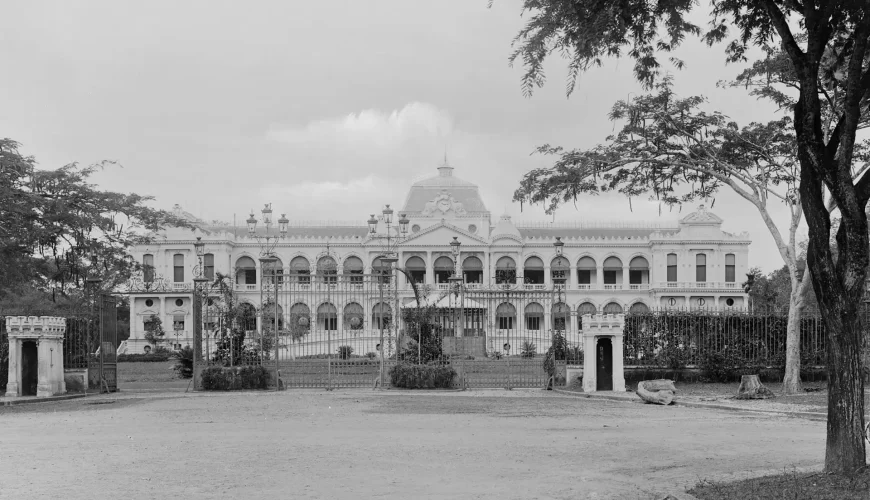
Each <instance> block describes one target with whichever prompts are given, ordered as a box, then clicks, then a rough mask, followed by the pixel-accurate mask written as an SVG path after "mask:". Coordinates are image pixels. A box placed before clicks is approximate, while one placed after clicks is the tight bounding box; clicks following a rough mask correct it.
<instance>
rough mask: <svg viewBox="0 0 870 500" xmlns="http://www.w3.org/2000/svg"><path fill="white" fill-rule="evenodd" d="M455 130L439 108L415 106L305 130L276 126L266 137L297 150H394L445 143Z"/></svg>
mask: <svg viewBox="0 0 870 500" xmlns="http://www.w3.org/2000/svg"><path fill="white" fill-rule="evenodd" d="M452 130H453V120H452V118H451V116H450V114H449V113H447V112H446V111H444V110H441V109H439V108H438V107H436V106H434V105H432V104H428V103H424V102H412V103H409V104H406V105H405V106H404V107H403V108H402V109H398V110H393V111H391V112H384V111H381V110H377V109H367V110H363V111H360V112H358V113H350V114H348V115H346V116H342V117H337V118H330V119H325V120H317V121H312V122H310V123H308V124H307V125H305V126H304V127H289V128H288V127H280V126H273V127H272V128H271V129H270V130H269V132H268V134H267V137H268V138H269V139H270V140H273V141H279V142H284V143H287V144H291V145H294V146H300V145H302V146H304V145H330V146H338V147H352V148H359V147H363V148H367V149H371V148H377V149H380V150H391V149H395V148H399V147H402V146H404V145H407V144H408V143H414V142H418V141H421V140H422V141H429V140H432V139H436V140H443V139H444V138H445V137H446V136H448V135H450V133H451V132H452Z"/></svg>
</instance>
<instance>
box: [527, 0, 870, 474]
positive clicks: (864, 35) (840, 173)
mask: <svg viewBox="0 0 870 500" xmlns="http://www.w3.org/2000/svg"><path fill="white" fill-rule="evenodd" d="M711 3H712V12H711V14H710V29H709V30H708V31H707V32H706V33H703V39H704V40H705V41H706V42H707V43H708V44H713V43H717V42H721V41H723V40H725V39H726V37H728V36H729V25H730V26H734V27H735V28H736V31H737V34H736V37H735V38H733V39H732V40H731V41H730V42H729V43H728V44H727V47H726V55H727V61H729V62H737V61H743V60H745V56H746V53H747V51H748V50H750V48H751V46H753V45H754V46H763V45H765V44H768V43H769V44H770V45H776V46H780V47H782V52H783V53H784V55H785V61H786V63H787V64H788V66H790V67H791V69H792V70H793V72H794V75H795V78H794V82H793V83H794V88H795V90H796V92H797V94H798V95H797V98H796V99H795V102H794V106H793V119H792V121H791V122H790V123H789V124H787V126H788V128H789V129H791V131H792V132H793V133H794V136H795V150H796V157H797V160H798V162H797V167H798V168H797V173H798V176H799V179H800V182H799V186H798V188H797V190H798V191H797V193H796V195H797V196H796V197H794V198H792V199H797V198H799V205H800V209H801V210H802V211H803V213H804V216H805V217H806V220H807V225H808V228H809V246H808V249H807V267H808V269H809V271H810V274H811V277H812V285H813V288H814V291H815V294H816V297H817V298H818V302H819V309H820V312H821V314H822V316H823V317H824V320H825V325H826V331H827V335H828V343H827V345H828V352H827V371H828V427H827V442H826V450H825V470H826V471H828V472H830V473H840V474H850V473H852V472H854V471H856V470H858V469H859V468H861V467H864V466H865V463H866V450H865V447H864V383H863V378H862V376H861V375H862V373H861V371H862V370H861V362H862V361H861V344H862V342H861V340H862V335H863V332H862V328H861V320H860V315H859V314H858V307H859V303H860V300H861V296H862V295H863V288H864V283H865V279H866V274H867V266H868V262H870V241H868V226H867V216H866V213H865V207H866V204H867V200H868V198H870V175H868V174H867V171H866V170H864V171H863V172H860V171H857V170H856V169H855V168H854V165H853V161H854V160H855V156H856V155H855V149H856V144H857V140H856V137H857V131H858V128H859V126H860V125H861V122H862V111H864V110H866V109H867V106H868V93H870V57H868V45H870V13H868V11H867V9H866V1H865V0H830V1H823V2H812V1H810V0H803V1H801V0H757V1H756V0H712V2H711ZM695 7H696V2H693V1H691V0H658V1H653V2H622V1H591V0H590V1H574V0H526V1H525V2H524V8H523V9H524V12H531V13H532V16H531V18H530V19H529V20H528V22H527V23H526V25H525V26H524V27H523V28H522V30H521V31H520V32H519V34H518V35H517V36H516V37H515V38H514V47H515V50H514V52H513V54H512V56H511V58H510V61H511V62H512V63H513V62H514V61H516V60H521V61H522V62H523V64H524V66H525V69H526V71H525V74H524V76H523V80H522V88H523V91H524V93H525V94H526V95H531V93H532V92H533V90H534V88H535V87H539V86H541V85H543V84H544V82H545V78H544V71H543V62H544V60H545V59H546V58H547V57H548V56H549V55H550V54H552V53H553V52H559V53H560V54H562V55H564V56H566V57H567V58H568V59H569V63H568V65H569V70H570V73H569V79H568V85H567V91H568V94H569V95H570V93H571V92H572V91H573V89H574V85H575V82H576V78H577V75H578V74H579V73H580V72H581V71H586V70H588V69H589V68H590V67H591V66H593V65H600V64H601V60H602V58H604V57H607V56H614V57H620V56H622V52H623V50H624V47H626V46H629V47H631V48H630V49H629V50H628V52H627V55H628V57H630V58H631V59H633V60H634V62H635V65H634V73H635V77H636V78H637V79H638V80H639V81H640V82H641V83H642V84H643V85H644V87H645V88H648V89H650V88H653V86H654V85H655V84H656V82H657V81H658V80H660V73H661V65H660V63H659V58H660V57H661V56H666V55H668V54H669V53H671V52H672V51H673V50H675V49H676V48H677V47H679V46H680V45H681V44H682V42H683V41H684V40H685V38H686V37H687V36H699V35H702V30H701V28H700V27H699V26H697V25H695V24H692V23H691V22H689V21H688V20H687V16H688V15H689V13H690V12H691V11H692V9H693V8H695ZM670 59H671V62H672V63H673V64H674V65H675V66H676V67H678V68H681V67H682V66H683V63H682V61H680V60H678V59H676V58H674V57H671V58H670ZM823 101H824V102H831V103H833V105H832V106H830V110H829V114H830V116H829V117H828V118H829V120H828V122H829V123H830V125H831V128H830V132H828V133H826V132H825V127H824V123H825V118H826V116H825V112H824V111H823V110H824V105H823ZM859 156H860V153H859ZM707 175H710V174H707ZM711 177H712V175H711ZM701 180H705V179H704V178H703V177H702V178H699V179H698V181H701ZM717 180H720V181H721V179H717ZM826 193H827V195H828V196H829V198H830V199H829V200H828V199H826ZM796 205H797V204H796ZM831 208H835V209H836V210H837V211H838V212H839V215H840V220H841V223H840V226H839V228H838V229H837V230H836V242H837V248H838V253H837V255H836V256H835V255H834V254H833V252H832V249H831V245H830V239H831V231H832V227H831Z"/></svg>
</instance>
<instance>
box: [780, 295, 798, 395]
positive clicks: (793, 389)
mask: <svg viewBox="0 0 870 500" xmlns="http://www.w3.org/2000/svg"><path fill="white" fill-rule="evenodd" d="M795 281H796V280H794V279H792V287H791V295H789V300H788V326H787V330H786V338H785V374H784V376H783V379H782V393H783V394H800V393H801V392H803V387H802V385H801V307H802V306H803V300H802V292H803V284H802V283H801V282H797V283H795ZM795 285H797V286H795Z"/></svg>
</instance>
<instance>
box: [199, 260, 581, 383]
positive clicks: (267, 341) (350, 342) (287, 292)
mask: <svg viewBox="0 0 870 500" xmlns="http://www.w3.org/2000/svg"><path fill="white" fill-rule="evenodd" d="M274 278H275V277H270V276H265V277H263V280H262V283H265V284H264V285H262V286H261V287H257V288H259V289H258V290H250V291H248V290H239V288H240V286H239V285H236V292H243V293H237V295H238V297H239V298H240V299H241V300H242V302H247V301H250V302H252V303H257V302H258V303H259V304H263V306H262V307H259V308H255V307H254V306H253V305H246V306H243V308H246V309H249V310H248V311H247V312H243V313H242V314H241V315H236V316H235V317H234V318H233V319H232V320H231V321H232V322H233V323H234V324H233V325H226V324H224V323H226V320H225V319H224V318H225V316H224V313H223V312H222V311H221V308H220V304H221V302H225V300H222V299H221V297H219V296H214V295H209V297H208V298H203V300H205V301H206V303H207V304H212V305H211V306H209V305H206V306H205V307H204V308H203V325H204V328H203V343H202V346H203V351H204V354H205V356H206V359H207V360H208V361H207V363H206V364H224V365H226V364H229V363H238V364H262V365H263V366H265V367H267V368H268V369H269V370H270V371H272V370H275V369H277V370H279V371H280V376H281V380H282V382H283V384H284V385H285V386H286V387H299V388H343V387H372V385H373V383H374V382H375V381H376V380H377V379H378V378H379V374H380V371H381V353H382V352H383V365H384V371H385V372H386V373H389V370H390V368H391V367H392V366H394V365H395V364H397V363H420V362H423V363H441V364H449V365H451V366H452V367H454V368H455V369H456V371H457V373H458V374H459V375H460V377H461V378H462V380H463V382H464V383H465V384H466V385H467V386H469V387H542V386H544V385H545V384H546V383H547V380H548V378H549V375H548V373H547V372H546V371H545V368H544V357H545V355H546V353H547V351H548V350H549V349H550V348H551V346H552V345H553V342H554V331H555V332H558V333H559V335H562V337H563V338H564V337H565V336H566V335H567V336H570V337H572V338H571V339H570V340H571V341H572V344H573V343H575V342H573V340H574V339H573V337H574V336H577V329H576V328H572V326H573V325H571V324H570V323H571V320H570V318H564V317H563V316H559V314H561V313H554V312H553V310H552V308H553V304H554V303H557V301H555V302H554V297H555V295H554V292H553V291H551V290H528V289H525V288H524V287H521V286H520V287H511V288H505V287H488V288H482V287H479V286H478V287H468V286H464V287H461V288H450V287H449V286H448V285H446V284H442V285H429V286H424V285H421V286H419V287H418V289H417V290H416V294H415V291H414V289H413V288H412V287H411V286H410V285H408V284H407V280H406V279H405V277H404V276H401V275H400V277H399V280H398V281H399V285H398V287H397V286H396V281H395V280H393V281H384V282H382V281H381V277H380V276H377V275H359V274H357V275H336V274H332V275H330V274H314V275H291V276H279V277H277V278H278V279H277V280H275V279H274ZM275 281H277V290H276V286H275V284H274V283H275ZM244 292H247V293H244ZM254 294H256V295H259V297H256V296H255V295H254ZM252 295H253V296H252ZM255 297H256V298H255ZM416 297H420V301H421V303H422V305H423V308H424V309H427V310H428V311H429V312H428V313H427V314H428V316H427V321H428V322H430V323H432V324H434V325H436V328H435V329H434V333H432V332H429V338H427V339H423V338H421V334H422V333H421V331H420V330H419V327H418V324H419V323H415V322H413V321H409V320H408V318H407V317H406V315H407V314H408V311H409V310H410V309H415V308H416V306H417V300H416ZM246 299H247V300H246ZM251 299H253V300H251ZM569 316H570V314H569ZM276 318H277V335H276V334H275V330H276V328H275V327H276ZM554 327H555V329H554ZM233 330H236V331H237V332H236V333H232V332H233ZM239 330H242V332H238V331H239ZM227 335H235V336H242V337H243V338H244V339H245V340H244V346H242V345H239V346H235V344H234V342H228V341H227V340H226V337H227ZM433 337H434V338H433ZM418 340H420V341H421V342H417V341H418ZM419 343H429V344H432V343H434V344H436V345H438V346H440V350H439V349H438V348H436V349H435V351H437V354H435V355H430V356H428V357H426V356H423V359H421V358H420V357H419V356H417V354H416V353H415V349H416V348H417V347H415V346H418V344H419ZM219 346H223V347H224V350H226V347H227V346H229V347H230V348H232V349H235V350H236V354H233V355H231V356H229V361H228V358H227V356H226V354H225V353H224V354H221V353H219V352H218V349H219ZM242 350H245V352H251V353H252V354H253V355H246V356H244V357H243V358H242V357H240V356H239V355H238V352H240V351H242ZM430 354H431V349H430ZM218 358H220V359H218ZM564 359H565V358H564V356H563V357H562V358H561V359H559V360H557V362H556V370H557V371H558V372H564V366H565V361H564ZM385 376H386V377H388V375H385Z"/></svg>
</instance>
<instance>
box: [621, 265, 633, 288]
mask: <svg viewBox="0 0 870 500" xmlns="http://www.w3.org/2000/svg"><path fill="white" fill-rule="evenodd" d="M628 275H629V273H628V266H627V265H623V266H622V289H623V290H630V289H631V286H630V283H631V280H629V277H628Z"/></svg>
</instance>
